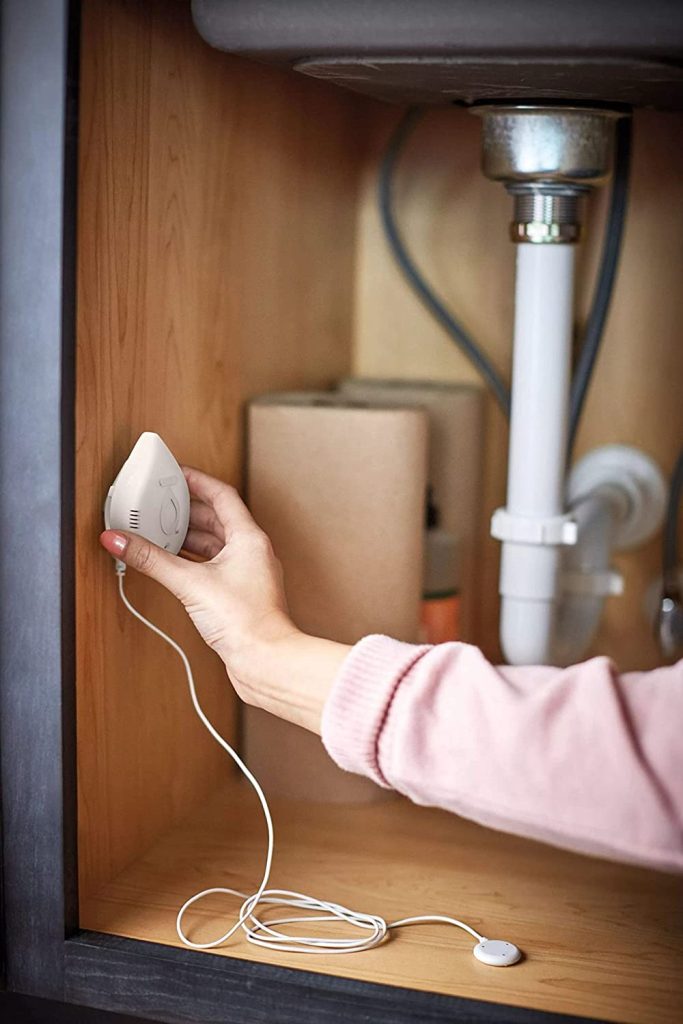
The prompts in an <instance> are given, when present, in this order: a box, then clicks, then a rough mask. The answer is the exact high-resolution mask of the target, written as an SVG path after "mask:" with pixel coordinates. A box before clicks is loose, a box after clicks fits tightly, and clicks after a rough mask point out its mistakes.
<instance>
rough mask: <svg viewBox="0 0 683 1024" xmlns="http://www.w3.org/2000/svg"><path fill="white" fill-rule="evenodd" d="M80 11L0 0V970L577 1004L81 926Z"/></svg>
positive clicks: (367, 1009)
mask: <svg viewBox="0 0 683 1024" xmlns="http://www.w3.org/2000/svg"><path fill="white" fill-rule="evenodd" d="M78 27H79V26H78V5H77V4H75V3H74V4H73V5H70V4H69V3H68V0H31V2H30V3H27V2H26V0H4V3H3V4H2V23H1V31H2V35H1V43H0V45H1V47H2V51H1V55H2V72H1V74H2V79H1V86H2V92H1V96H0V147H1V148H0V153H1V159H2V165H1V178H0V186H1V199H0V355H1V359H2V363H1V367H0V596H1V605H0V643H1V648H0V670H1V677H0V768H1V772H2V775H1V781H2V790H1V794H2V826H3V837H2V864H3V889H2V908H1V909H2V912H3V920H2V946H3V958H2V963H3V971H4V976H3V983H4V986H5V987H6V988H7V989H9V990H10V991H14V992H21V993H26V994H29V995H35V996H42V997H45V998H51V999H58V1000H65V1001H67V1002H72V1003H74V1004H80V1005H87V1006H94V1007H100V1008H104V1009H109V1010H116V1011H120V1012H127V1013H134V1014H137V1015H140V1016H143V1017H150V1018H155V1019H159V1020H165V1021H169V1022H170V1021H178V1022H182V1024H188V1022H193V1024H209V1022H211V1024H218V1022H228V1021H234V1022H239V1024H250V1022H254V1024H255V1022H258V1021H265V1020H273V1021H278V1022H282V1024H286V1022H296V1024H305V1022H307V1021H310V1022H315V1024H322V1022H333V1021H334V1022H336V1021H352V1020H353V1021H356V1020H363V1021H365V1022H368V1024H380V1022H386V1024H389V1022H391V1024H409V1022H417V1021H420V1022H441V1021H443V1022H445V1021H456V1020H458V1021H487V1022H496V1021H499V1022H508V1024H515V1022H522V1021H525V1022H533V1021H541V1020H547V1021H557V1022H560V1021H569V1020H578V1018H573V1017H572V1018H570V1017H566V1016H560V1015H554V1014H545V1013H539V1012H537V1011H532V1010H524V1009H517V1008H512V1007H505V1006H500V1005H497V1004H493V1003H484V1002H474V1001H471V1000H466V999H458V998H452V997H448V996H441V995H432V994H429V993H421V992H414V991H411V990H404V989H399V988H394V987H389V986H385V985H379V984H368V983H365V982H356V981H348V980H346V979H343V978H339V977H335V976H327V975H320V974H312V973H310V972H307V971H299V970H291V969H287V968H281V967H275V966H269V965H264V964H259V963H250V962H245V961H243V960H235V959H229V958H224V957H220V958H219V957H215V956H212V955H210V954H203V953H199V952H193V951H190V950H180V949H175V948H171V947H168V946H162V945H156V944H152V943H145V942H140V941H133V940H128V939H121V938H117V937H115V936H111V935H100V934H96V933H93V932H85V931H81V930H79V928H78V896H77V891H76V878H77V872H76V863H77V861H76V858H77V847H76V777H75V776H76V773H75V684H74V671H75V629H74V568H73V566H74V501H73V495H74V453H75V446H76V443H77V439H76V438H75V433H74V371H75V358H74V356H75V263H76V252H75V237H76V234H75V225H76V148H77V124H78V122H77V92H78V87H77V86H78V44H79V39H78ZM89 642H91V643H97V637H91V638H89ZM582 1019H583V1018H582Z"/></svg>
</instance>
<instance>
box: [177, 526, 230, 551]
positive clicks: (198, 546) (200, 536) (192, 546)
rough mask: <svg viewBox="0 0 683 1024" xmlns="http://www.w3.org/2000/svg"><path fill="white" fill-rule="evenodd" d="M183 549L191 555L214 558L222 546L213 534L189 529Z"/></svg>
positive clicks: (221, 542)
mask: <svg viewBox="0 0 683 1024" xmlns="http://www.w3.org/2000/svg"><path fill="white" fill-rule="evenodd" d="M183 547H184V549H185V550H186V551H189V552H191V553H192V554H193V555H201V556H202V558H215V557H216V555H217V554H219V553H220V552H221V551H222V550H223V547H224V544H223V541H220V540H219V539H218V538H217V537H216V536H215V534H213V533H206V532H204V531H203V530H194V529H192V528H191V529H189V530H188V531H187V536H186V538H185V542H184V544H183Z"/></svg>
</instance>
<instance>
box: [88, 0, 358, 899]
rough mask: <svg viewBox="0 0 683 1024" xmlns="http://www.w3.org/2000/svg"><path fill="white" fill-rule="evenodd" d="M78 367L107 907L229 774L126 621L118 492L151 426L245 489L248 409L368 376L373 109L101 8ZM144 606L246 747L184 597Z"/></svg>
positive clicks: (182, 689)
mask: <svg viewBox="0 0 683 1024" xmlns="http://www.w3.org/2000/svg"><path fill="white" fill-rule="evenodd" d="M81 96H82V103H81V129H80V131H81V135H80V138H81V145H80V168H79V175H80V182H79V227H78V354H77V428H76V429H77V456H76V459H77V464H76V471H77V510H76V518H77V551H78V554H77V565H76V576H77V580H76V587H77V644H78V684H77V685H78V772H79V853H80V885H81V888H82V891H83V893H84V894H86V895H87V894H88V893H91V892H92V891H93V890H95V889H96V888H98V887H99V886H100V885H101V884H102V883H103V882H105V881H108V880H110V879H111V878H112V877H113V876H114V875H115V874H117V873H118V872H119V871H120V870H121V869H122V868H123V867H124V866H125V865H126V864H127V863H129V862H130V861H131V860H133V859H134V858H135V857H137V856H139V855H140V854H141V853H142V851H144V850H145V849H146V848H147V847H148V846H149V844H150V843H151V842H152V841H153V840H154V839H155V838H156V837H157V836H158V835H159V834H160V833H161V832H163V831H164V830H165V829H166V828H168V827H169V826H171V825H172V824H173V823H175V822H177V821H178V820H179V819H181V818H182V817H183V816H184V815H185V814H186V813H187V812H188V811H189V809H190V808H191V807H193V806H194V805H195V804H196V802H197V801H198V800H201V799H202V798H203V797H204V796H206V794H207V793H208V791H209V790H210V789H211V788H213V786H215V784H216V782H217V781H219V780H220V779H221V778H222V777H223V775H224V773H225V772H226V771H227V770H228V769H227V767H226V765H225V756H224V754H223V753H222V752H221V751H220V750H219V749H218V748H217V747H216V745H215V744H213V743H212V741H211V740H210V738H209V737H207V735H206V733H205V732H204V730H203V727H202V726H201V724H200V723H199V722H198V720H197V719H196V717H195V716H194V714H193V713H192V710H191V707H190V704H189V700H188V695H187V691H186V684H185V681H184V678H183V674H182V672H181V669H180V665H179V663H178V661H177V657H176V655H175V654H174V653H173V652H172V651H171V650H170V649H168V648H166V646H165V645H163V644H162V643H161V642H160V641H159V640H158V639H157V638H156V637H154V636H153V635H152V634H150V633H148V632H147V631H145V630H144V629H142V628H141V627H140V626H139V625H138V624H136V623H135V622H134V621H133V620H132V619H131V618H130V616H128V615H127V614H126V613H125V611H124V609H123V608H122V607H121V605H120V603H119V602H118V599H117V597H116V593H115V580H114V574H113V571H112V564H111V560H110V559H109V558H108V556H107V555H105V554H104V553H103V552H102V550H101V549H100V548H99V546H98V543H97V536H98V533H99V531H100V529H101V509H102V502H103V499H104V495H105V492H106V488H107V487H108V485H109V483H110V482H111V480H112V479H113V477H114V475H115V473H116V471H117V470H118V468H119V466H120V465H121V462H122V461H123V459H124V458H125V456H126V455H127V453H128V451H129V450H130V447H131V446H132V444H133V442H134V441H135V439H136V438H137V436H138V435H139V433H140V432H141V431H143V430H156V431H158V432H159V433H160V434H161V435H162V436H163V438H164V439H165V441H166V442H167V443H168V444H169V446H170V447H171V449H172V450H173V451H174V453H175V454H176V455H177V457H178V458H179V460H180V461H181V462H185V463H189V464H192V465H197V466H200V467H202V468H203V469H205V470H207V471H208V472H210V473H213V474H214V475H216V476H220V477H222V478H224V479H227V480H230V481H232V482H234V483H238V484H239V482H240V474H241V462H242V452H241V448H242V437H241V433H242V432H241V418H242V406H243V402H244V400H245V398H246V397H248V396H250V395H252V394H255V393H258V392H259V391H263V390H267V389H272V388H277V387H292V386H296V387H301V386H304V387H305V386H316V387H319V386H325V385H327V384H328V383H330V382H331V381H332V380H333V379H335V378H336V377H338V376H340V375H342V374H343V373H345V372H346V371H347V370H348V368H349V336H350V315H351V314H350V304H351V296H352V269H353V268H352V262H353V233H354V210H355V199H356V168H357V165H358V159H357V156H356V154H357V150H358V146H357V140H358V131H357V123H356V121H357V119H356V118H355V116H354V114H355V111H356V109H357V107H358V103H359V101H358V100H357V99H355V98H354V97H351V96H348V95H346V94H344V93H343V92H341V91H337V90H335V89H333V88H332V87H328V86H320V87H318V85H317V84H316V85H314V86H313V87H312V83H310V82H306V81H300V80H299V79H298V78H296V77H295V76H290V75H287V74H286V73H283V72H279V71H273V70H270V69H263V68H260V67H258V66H256V65H252V64H250V63H248V62H246V61H243V60H240V59H236V58H231V57H229V56H226V55H225V54H221V53H218V52H217V51H213V50H211V49H210V48H209V47H207V46H206V45H205V44H204V43H203V42H202V41H201V40H200V39H199V37H198V36H197V34H196V32H195V31H194V29H193V27H192V24H191V20H190V13H189V9H188V5H186V4H185V3H179V2H175V0H174V2H171V3H168V2H166V3H163V2H161V0H154V2H149V3H145V4H139V3H133V2H126V0H108V2H104V0H86V3H85V4H84V10H83V35H82V67H81ZM128 588H129V592H130V596H131V599H132V600H133V602H134V603H135V604H136V605H137V606H138V607H139V608H140V609H141V610H142V611H143V612H144V613H145V614H147V615H148V616H150V617H151V618H152V619H153V620H154V621H155V622H157V623H159V625H160V626H161V627H162V628H164V629H165V630H167V631H168V632H169V633H170V634H171V635H172V636H174V637H175V638H176V639H177V640H178V641H179V642H180V643H181V644H182V645H183V646H184V647H185V649H186V650H187V652H188V654H189V656H190V659H191V661H192V664H193V667H194V670H195V675H196V678H197V680H198V686H199V690H200V699H201V700H202V702H203V703H204V704H205V706H206V710H207V712H208V714H209V716H210V717H211V718H212V719H213V720H214V721H215V722H216V724H217V726H218V727H219V728H221V729H222V730H225V732H226V734H227V735H230V734H231V733H233V734H234V726H235V714H236V705H235V701H234V699H233V697H232V695H231V691H230V688H229V685H228V682H227V679H226V677H225V673H224V670H223V667H222V665H221V663H220V662H219V661H218V659H217V658H216V656H215V655H213V654H212V653H211V652H210V651H209V650H208V649H207V648H205V647H204V645H203V644H202V642H201V640H200V639H199V637H198V636H197V634H196V633H195V631H194V629H193V627H192V626H191V624H190V623H189V621H188V620H187V619H186V616H185V614H184V612H183V611H182V609H181V608H180V607H179V605H178V604H177V602H176V601H175V600H174V599H172V598H171V597H170V596H169V595H168V594H166V593H165V592H164V591H162V589H161V588H160V587H158V586H157V585H156V584H153V583H151V582H150V581H148V580H145V579H142V578H136V576H135V573H132V572H131V573H129V578H128Z"/></svg>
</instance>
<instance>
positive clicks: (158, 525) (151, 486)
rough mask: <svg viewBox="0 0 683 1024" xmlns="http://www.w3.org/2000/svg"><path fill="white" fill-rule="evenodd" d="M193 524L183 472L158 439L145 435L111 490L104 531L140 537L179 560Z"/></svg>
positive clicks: (156, 436)
mask: <svg viewBox="0 0 683 1024" xmlns="http://www.w3.org/2000/svg"><path fill="white" fill-rule="evenodd" d="M189 522H190V492H189V490H188V488H187V481H186V480H185V477H184V476H183V471H182V469H181V468H180V466H179V465H178V463H177V462H176V460H175V459H174V457H173V455H172V454H171V452H170V451H169V449H168V448H167V447H166V445H165V444H164V442H163V441H162V440H161V438H160V437H159V435H158V434H155V433H153V432H152V431H151V430H146V431H145V432H144V434H140V437H139V438H138V440H137V442H136V444H135V447H134V448H133V450H132V452H131V453H130V455H129V456H128V458H127V459H126V461H125V462H124V464H123V466H122V467H121V469H120V470H119V474H118V476H117V477H116V479H115V480H114V483H113V484H112V485H111V487H110V488H109V492H108V494H107V497H106V500H105V502H104V526H105V529H107V530H129V531H130V532H131V533H139V534H140V535H141V536H142V537H145V538H146V539H147V540H151V541H152V543H153V544H157V545H158V546H159V547H160V548H164V549H165V550H166V551H170V552H171V553H172V554H174V555H177V554H178V552H179V551H180V549H181V547H182V546H183V542H184V540H185V535H186V533H187V527H188V524H189Z"/></svg>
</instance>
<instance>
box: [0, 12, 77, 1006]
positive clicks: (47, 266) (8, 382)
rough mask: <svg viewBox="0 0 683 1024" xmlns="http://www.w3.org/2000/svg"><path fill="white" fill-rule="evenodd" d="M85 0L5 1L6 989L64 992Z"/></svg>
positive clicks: (70, 893) (2, 743)
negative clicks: (79, 101)
mask: <svg viewBox="0 0 683 1024" xmlns="http://www.w3.org/2000/svg"><path fill="white" fill-rule="evenodd" d="M79 7H80V5H79V3H78V0H72V2H70V0H35V2H33V3H30V4H27V3H26V2H25V0H3V2H2V3H1V4H0V74H1V82H0V152H1V153H2V159H1V161H0V201H1V206H0V212H1V216H0V354H1V358H2V374H1V375H0V544H2V550H3V556H2V559H1V560H0V591H1V593H2V598H3V600H2V601H1V602H0V636H2V643H1V644H0V785H1V789H2V857H3V876H4V877H3V892H2V900H3V907H2V909H3V922H2V924H3V936H2V938H3V940H4V947H5V948H4V960H5V964H4V967H5V980H6V985H7V987H8V988H10V989H12V990H14V991H21V992H24V993H26V994H35V995H38V996H42V997H46V998H53V999H56V1000H59V999H61V998H62V994H63V956H62V950H63V945H64V935H65V930H67V929H68V928H69V927H73V923H74V921H75V909H76V888H75V878H76V871H75V867H76V861H75V854H76V850H75V771H74V763H75V747H74V707H73V705H74V652H75V642H74V616H73V603H74V602H73V552H74V539H73V538H74V531H73V495H74V474H73V466H74V402H73V394H74V350H75V323H74V320H75V317H74V311H75V222H76V96H77V82H78V53H77V49H78V46H77V43H78V16H79Z"/></svg>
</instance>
